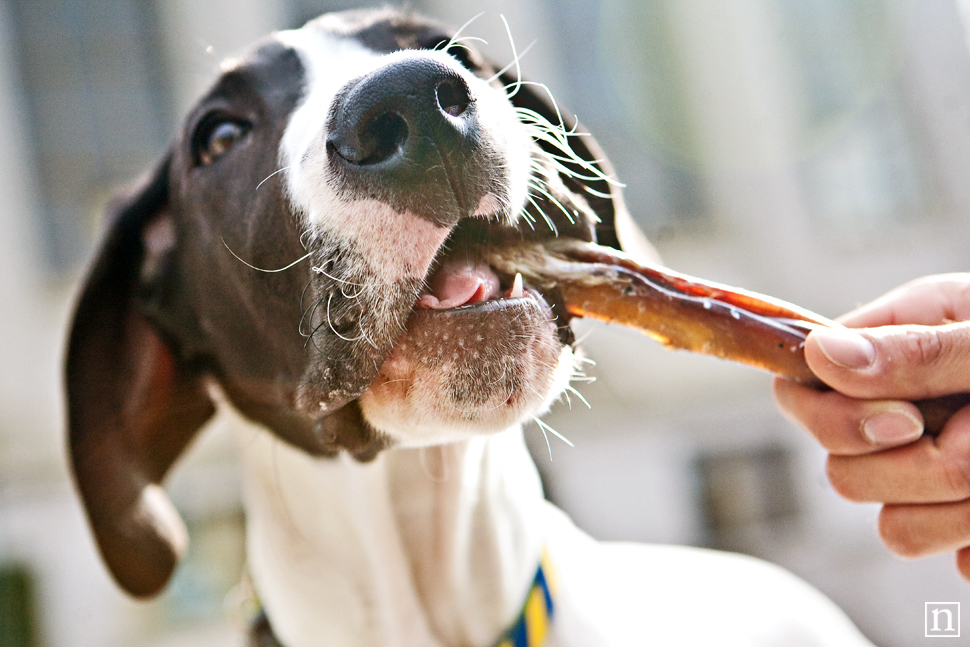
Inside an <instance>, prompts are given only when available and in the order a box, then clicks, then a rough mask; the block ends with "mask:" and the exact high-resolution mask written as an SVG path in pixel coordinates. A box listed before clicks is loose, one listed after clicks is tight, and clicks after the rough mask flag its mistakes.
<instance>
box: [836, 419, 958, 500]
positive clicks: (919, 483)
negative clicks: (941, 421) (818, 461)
mask: <svg viewBox="0 0 970 647" xmlns="http://www.w3.org/2000/svg"><path fill="white" fill-rule="evenodd" d="M826 471H827V473H828V477H829V481H830V482H831V483H832V487H833V488H835V491H836V492H838V493H839V494H841V495H842V496H843V497H845V498H847V499H849V500H851V501H859V502H862V501H870V502H879V503H890V504H907V503H953V502H956V501H962V500H964V499H968V498H970V407H964V408H963V409H961V410H960V411H958V412H957V413H956V414H954V415H953V417H952V418H950V420H949V421H948V422H947V424H946V426H944V427H943V431H942V432H941V433H940V435H939V436H938V437H937V438H932V437H930V436H924V437H922V438H920V439H919V440H918V441H916V442H914V443H910V444H909V445H905V446H903V447H897V448H895V449H889V450H885V451H881V452H877V453H873V454H866V455H858V456H837V455H834V454H833V455H830V456H829V458H828V461H827V463H826Z"/></svg>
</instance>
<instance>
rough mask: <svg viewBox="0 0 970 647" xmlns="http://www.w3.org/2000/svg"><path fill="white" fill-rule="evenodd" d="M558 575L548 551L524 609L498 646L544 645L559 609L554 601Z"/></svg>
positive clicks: (534, 646)
mask: <svg viewBox="0 0 970 647" xmlns="http://www.w3.org/2000/svg"><path fill="white" fill-rule="evenodd" d="M554 591H555V574H554V573H553V571H552V568H551V564H550V563H549V556H548V554H546V552H545V551H543V552H542V558H541V559H540V560H539V568H538V569H536V576H535V578H533V580H532V585H531V586H530V587H529V592H528V594H527V595H526V598H525V604H524V605H522V611H521V612H519V615H518V617H517V618H516V619H515V622H513V623H512V626H511V627H509V628H508V630H507V631H506V632H505V633H504V634H502V637H501V638H500V639H499V641H498V642H497V643H495V647H540V645H542V644H543V643H544V642H545V640H546V635H547V634H548V633H549V625H550V624H551V623H552V616H553V613H554V612H555V610H556V607H555V603H554V601H553V593H554Z"/></svg>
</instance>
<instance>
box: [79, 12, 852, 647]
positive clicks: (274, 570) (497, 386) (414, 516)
mask: <svg viewBox="0 0 970 647" xmlns="http://www.w3.org/2000/svg"><path fill="white" fill-rule="evenodd" d="M581 132H582V131H581V130H580V129H579V127H578V125H577V124H576V123H575V121H574V120H573V118H572V117H569V116H567V115H565V113H563V112H561V111H560V110H559V108H558V107H557V106H556V105H555V102H554V101H553V100H552V99H551V97H550V96H549V95H548V93H547V92H546V91H545V90H544V88H543V87H542V86H538V85H532V84H528V83H524V82H522V81H521V80H520V79H519V78H518V76H517V75H516V74H515V73H514V72H512V71H510V70H507V69H501V70H500V69H496V67H495V66H493V65H492V64H490V63H489V62H488V61H486V60H485V59H483V58H482V57H481V55H480V54H479V53H478V52H477V51H476V50H475V49H474V48H473V47H472V46H471V45H470V44H469V43H468V42H467V41H464V40H462V39H461V38H460V37H459V36H457V35H456V34H455V33H454V32H451V31H448V30H447V29H444V28H442V27H441V26H439V25H437V24H435V23H434V22H431V21H428V20H425V19H423V18H419V17H417V16H415V15H412V14H410V13H407V12H400V11H397V10H391V9H385V10H374V11H356V12H346V13H339V14H328V15H324V16H322V17H320V18H318V19H316V20H314V21H311V22H310V23H308V24H307V25H306V26H304V27H303V28H300V29H296V30H291V31H284V32H280V33H277V34H274V35H272V36H271V37H269V38H268V39H267V40H265V41H263V42H261V43H259V44H257V45H256V46H255V48H254V49H253V50H252V51H251V53H250V54H249V55H247V56H245V57H244V58H241V59H240V60H237V61H232V62H229V63H227V64H226V65H225V69H224V70H223V72H222V74H221V76H220V77H219V78H218V80H217V81H216V82H215V84H214V86H213V87H212V89H211V90H210V91H209V92H208V94H206V95H205V96H204V97H203V98H202V99H201V101H200V102H199V103H198V104H197V105H196V107H195V108H194V109H193V110H192V111H191V112H190V113H189V115H188V117H187V119H186V121H185V123H184V126H183V127H182V129H181V130H180V132H178V134H177V136H176V137H175V141H174V143H173V144H172V146H171V148H170V149H169V151H168V153H167V154H166V155H165V157H164V159H163V160H162V161H161V162H160V164H159V165H158V166H157V167H156V169H155V170H154V172H153V173H151V174H149V175H148V176H147V177H146V179H145V180H144V181H143V182H142V183H141V184H140V185H139V186H138V187H136V188H135V189H134V190H133V191H131V192H130V193H129V194H127V195H126V196H124V197H122V198H120V199H119V200H118V201H117V203H116V204H115V205H114V206H113V207H112V216H111V218H110V220H109V226H108V230H107V234H106V236H105V238H104V241H103V244H102V246H101V248H100V251H99V253H98V255H97V257H96V259H95V261H94V263H93V265H92V267H91V269H90V272H89V275H88V277H87V280H86V282H85V284H84V286H83V288H82V291H81V294H80V297H79V300H78V302H77V307H76V311H75V316H74V320H73V325H72V329H71V334H70V339H69V344H68V356H67V362H66V385H67V395H68V414H69V424H68V426H69V443H70V452H71V459H72V465H73V469H74V474H75V481H76V484H77V487H78V489H79V492H80V495H81V498H82V500H83V503H84V506H85V509H86V512H87V516H88V519H89V521H90V525H91V527H92V529H93V532H94V536H95V538H96V540H97V544H98V546H99V549H100V552H101V555H102V557H103V559H104V561H105V563H106V564H107V566H108V568H109V570H110V572H111V573H112V575H113V576H114V578H115V579H116V580H117V582H118V584H119V585H120V586H121V587H122V588H123V589H125V590H126V591H128V592H129V593H130V594H132V595H134V596H138V597H147V596H151V595H154V594H156V593H157V592H158V591H159V590H161V589H162V588H163V587H164V586H165V584H166V582H167V580H168V579H169V577H170V575H171V573H172V571H173V570H174V568H175V566H176V564H177V562H178V560H179V558H180V556H181V555H182V554H183V553H184V551H185V548H186V544H187V541H188V538H187V533H186V530H185V526H184V524H183V523H182V521H181V520H180V518H179V515H178V513H177V512H176V511H175V509H174V507H173V506H172V504H171V502H170V501H169V499H168V498H167V496H166V494H165V492H164V490H163V489H162V487H161V486H160V483H161V482H162V480H163V478H164V476H165V475H166V473H167V472H168V470H169V468H170V467H171V466H172V464H173V462H174V461H175V460H176V459H177V458H178V457H179V455H180V454H181V453H182V452H183V450H184V449H185V448H186V446H187V445H188V444H189V443H190V442H191V441H192V439H193V437H195V436H196V434H197V432H198V431H199V429H200V428H201V427H202V426H203V425H204V424H206V423H207V421H209V420H210V418H212V417H213V416H214V415H215V414H216V413H217V412H218V414H219V415H220V416H223V417H224V418H225V419H227V420H229V421H230V423H231V424H232V426H233V427H234V429H235V432H236V435H237V437H238V438H239V446H240V452H241V455H242V461H243V465H244V475H245V478H244V501H245V509H246V534H247V556H248V570H249V574H250V575H249V576H250V577H251V580H252V583H253V586H254V588H255V591H256V594H257V596H258V601H259V605H260V609H261V612H260V614H259V617H258V619H257V620H256V621H255V622H254V623H253V625H252V629H251V632H250V644H251V645H262V646H270V645H280V646H285V647H309V646H311V645H313V646H316V645H321V644H326V645H347V646H365V645H373V646H376V645H380V646H382V647H386V646H401V647H407V646H415V647H417V646H420V647H431V646H441V647H444V646H453V647H457V646H475V647H491V646H493V645H502V646H505V645H509V646H516V647H521V646H525V645H528V646H530V647H537V646H538V645H545V646H547V647H553V646H583V647H590V646H597V645H682V644H690V645H695V644H696V645H710V644H730V645H758V646H769V645H776V646H785V647H790V646H792V645H838V646H839V647H846V646H851V645H864V644H868V642H867V641H866V640H865V639H864V638H863V637H862V636H861V634H860V633H859V632H858V631H857V630H856V629H855V628H854V627H853V626H852V624H851V623H850V622H849V621H848V620H847V619H846V618H845V616H844V615H843V614H842V613H841V611H839V610H838V609H837V608H836V607H835V606H834V605H833V604H832V603H831V602H829V601H828V600H827V599H826V598H824V597H823V596H822V595H821V594H820V593H818V592H816V591H815V590H814V589H812V588H811V587H810V586H808V585H807V584H805V583H803V582H801V581H800V580H798V579H797V578H795V577H794V576H792V575H789V574H788V573H786V572H784V571H782V570H781V569H778V568H777V567H774V566H771V565H768V564H765V563H762V562H759V561H757V560H754V559H751V558H747V557H742V556H736V555H728V554H721V553H716V552H712V551H705V550H700V549H692V548H682V547H660V546H634V545H626V544H612V545H611V544H605V543H597V542H595V541H593V540H592V539H590V538H589V537H588V536H586V535H585V534H584V533H582V532H581V531H580V530H578V529H577V528H576V527H575V526H574V525H573V524H572V522H571V521H570V520H569V519H568V518H567V517H566V516H565V515H564V514H563V513H562V512H560V511H558V510H557V509H556V508H554V507H553V506H552V505H551V504H549V503H547V502H546V501H545V500H544V498H543V494H542V487H541V484H540V480H539V478H538V475H537V471H536V469H535V466H534V464H533V463H532V461H531V459H530V457H529V454H528V452H527V450H526V447H525V444H524V442H523V437H522V431H521V424H522V422H523V421H525V420H528V419H530V418H531V417H533V416H537V415H540V414H541V413H542V412H543V411H545V410H546V409H547V408H548V407H549V406H550V404H551V403H552V402H553V401H554V400H555V399H556V398H557V397H558V396H559V395H560V394H561V393H562V391H563V389H565V388H566V387H567V386H568V383H569V380H570V377H571V376H572V375H573V373H574V370H575V367H574V365H575V362H576V355H575V351H574V343H575V340H574V339H573V337H572V334H571V332H570V329H569V326H568V320H569V316H568V314H567V313H566V312H565V310H564V309H563V308H562V307H561V306H560V305H559V304H557V302H556V299H555V295H553V294H541V293H539V292H538V291H537V290H536V289H534V288H533V287H531V286H529V285H523V284H522V281H521V277H520V276H518V277H516V276H506V275H501V274H500V273H498V272H497V271H496V270H495V269H493V268H492V267H491V266H490V265H489V264H488V250H489V249H492V248H496V247H500V246H502V245H504V244H506V243H508V242H510V241H517V240H523V239H527V240H541V239H545V238H549V237H553V236H560V237H574V238H578V239H581V240H585V241H597V242H599V243H600V244H604V245H610V246H613V247H625V248H626V249H627V250H628V251H632V253H641V254H645V253H649V248H648V246H646V245H645V244H644V243H643V240H645V239H642V234H640V233H639V231H638V230H637V229H636V227H635V226H634V225H633V223H632V219H631V218H630V216H629V214H628V213H627V211H626V209H625V207H624V205H623V201H622V197H621V194H620V189H619V185H618V184H617V183H616V182H615V181H614V180H613V179H612V178H613V171H612V169H611V167H610V166H609V165H608V162H607V161H606V159H605V157H604V156H603V154H602V152H601V151H600V150H599V148H598V146H597V144H596V142H595V140H593V139H592V138H591V137H589V136H588V135H582V134H581ZM638 250H639V251H638Z"/></svg>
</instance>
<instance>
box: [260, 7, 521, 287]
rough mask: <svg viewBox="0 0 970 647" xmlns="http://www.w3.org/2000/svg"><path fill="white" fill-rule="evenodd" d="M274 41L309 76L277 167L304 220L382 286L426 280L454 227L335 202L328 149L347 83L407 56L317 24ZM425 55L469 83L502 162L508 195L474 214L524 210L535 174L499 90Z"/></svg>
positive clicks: (343, 198)
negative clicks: (350, 251) (351, 252)
mask: <svg viewBox="0 0 970 647" xmlns="http://www.w3.org/2000/svg"><path fill="white" fill-rule="evenodd" d="M277 38H278V39H279V40H280V41H281V42H282V43H283V44H284V45H287V46H289V47H291V48H293V49H294V50H295V51H296V52H297V53H298V55H299V56H300V59H301V61H302V62H303V66H304V68H305V70H306V88H305V94H304V97H303V100H302V101H301V103H300V104H299V105H298V106H297V108H296V109H295V110H294V112H293V114H292V115H291V116H290V122H289V124H288V125H287V127H286V130H285V132H284V134H283V138H282V140H281V142H280V166H281V168H283V169H284V173H283V175H284V178H285V183H286V188H287V191H288V194H289V197H290V199H291V200H292V201H293V204H294V205H295V206H296V207H297V208H298V209H299V210H300V211H301V212H302V213H303V214H304V216H305V218H306V225H307V226H308V228H310V229H311V231H313V232H314V233H317V234H319V235H321V236H325V237H326V238H327V239H329V240H333V241H336V242H338V243H339V244H342V245H346V246H349V247H352V248H354V249H355V250H356V251H357V252H358V254H359V256H361V257H362V258H364V259H366V262H367V263H369V265H370V267H368V268H366V272H365V273H367V274H369V275H371V276H373V277H375V278H377V279H378V280H379V281H381V282H383V283H385V284H390V283H394V282H396V281H399V280H402V279H407V278H424V276H425V274H426V273H427V271H428V268H429V267H430V265H431V263H432V261H433V260H434V257H435V255H436V254H437V252H438V249H439V248H440V246H441V244H442V243H443V242H444V241H445V238H447V236H448V234H449V233H450V231H451V230H450V228H448V227H439V226H436V225H435V224H433V223H431V222H429V221H428V220H427V219H425V218H421V217H419V216H417V215H415V214H411V213H398V212H396V211H394V210H393V209H392V208H391V207H390V206H388V205H387V204H385V203H383V202H380V201H378V200H374V199H371V198H365V197H361V198H354V197H353V196H347V195H339V196H338V195H337V193H336V191H335V190H334V187H333V185H332V182H331V181H330V180H329V177H330V173H331V170H330V166H329V164H328V160H327V150H326V141H327V135H328V133H327V130H326V122H327V118H328V116H329V115H330V113H331V107H332V103H333V100H334V97H335V96H336V95H337V93H338V92H339V91H340V90H341V89H342V88H343V87H344V86H346V85H347V84H348V83H349V82H350V81H352V80H354V79H357V78H360V77H362V76H364V75H367V74H369V73H371V72H374V71H376V70H378V69H380V68H382V67H384V66H385V65H388V64H392V63H394V62H395V60H397V59H399V58H400V57H402V56H404V55H405V54H404V53H402V52H393V53H390V54H382V53H379V52H375V51H373V50H371V49H369V48H367V47H365V46H363V45H362V44H360V43H359V42H358V41H356V40H355V39H353V38H351V37H343V36H337V35H334V34H331V33H328V32H326V31H324V30H323V29H321V28H320V27H319V25H317V26H316V27H314V26H308V27H304V28H302V29H297V30H292V31H285V32H280V33H279V34H278V35H277ZM408 55H413V52H410V53H409V54H408ZM426 55H427V56H428V57H429V58H432V59H434V60H436V61H439V62H441V63H444V64H445V65H447V66H449V67H451V68H452V69H454V70H455V71H456V72H458V73H459V74H461V76H462V77H463V78H464V79H465V81H466V82H467V84H468V86H469V89H470V91H471V94H472V96H474V97H475V100H476V103H477V107H478V111H477V112H478V115H479V126H480V128H481V129H482V131H483V133H485V135H486V136H487V137H489V138H490V139H491V141H492V142H494V146H495V147H496V148H497V149H498V150H499V151H500V153H501V154H502V156H503V157H504V163H503V165H502V166H503V167H504V169H505V170H506V177H507V178H508V184H509V186H508V193H507V195H505V196H493V195H491V194H489V195H486V196H485V197H484V198H483V199H482V201H481V202H482V203H481V204H480V205H479V209H478V210H479V211H481V212H482V213H480V214H479V213H476V215H487V212H486V211H485V210H493V209H494V208H495V207H497V206H499V205H503V206H507V207H508V210H509V213H510V214H511V215H512V216H513V217H514V216H517V215H518V213H519V211H520V210H521V209H522V206H523V205H524V204H525V200H526V194H527V191H528V182H529V175H530V173H531V171H530V169H531V152H530V151H531V146H532V143H531V140H530V138H529V136H528V132H527V131H526V129H525V127H524V126H523V125H522V124H521V123H520V122H519V120H518V117H517V116H516V114H515V111H514V109H513V108H512V105H511V104H510V103H509V101H508V99H507V98H506V97H505V95H504V93H503V92H502V91H501V90H499V89H497V88H494V87H492V86H490V85H489V84H488V83H486V82H485V81H483V80H482V79H479V78H477V77H475V76H474V75H473V74H471V73H470V72H469V71H468V70H466V69H465V68H463V67H462V66H461V65H460V64H459V63H458V62H457V61H456V60H455V59H454V58H453V57H451V56H450V55H448V54H446V53H445V52H441V51H428V52H427V53H426ZM497 170H498V169H497ZM506 203H507V205H506Z"/></svg>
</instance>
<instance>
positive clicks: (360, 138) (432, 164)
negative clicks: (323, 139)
mask: <svg viewBox="0 0 970 647" xmlns="http://www.w3.org/2000/svg"><path fill="white" fill-rule="evenodd" d="M327 130H328V136H327V151H328V156H329V158H330V161H331V164H333V165H335V166H336V167H337V168H336V170H337V173H336V174H335V176H336V179H337V181H338V182H339V183H341V184H342V185H343V187H344V188H349V189H351V191H352V192H353V193H354V194H356V195H361V196H363V197H372V198H377V199H381V200H385V201H387V202H389V203H390V204H391V206H393V207H395V208H396V209H398V210H400V211H404V210H408V211H411V212H413V213H416V214H418V215H421V216H424V217H427V218H429V219H431V220H432V221H434V222H435V223H437V224H441V225H450V224H454V223H455V222H457V221H458V219H459V218H461V217H462V216H466V215H472V214H473V213H474V212H475V211H476V209H477V208H478V206H479V203H480V202H481V200H482V198H483V197H484V196H485V194H486V193H487V187H486V185H487V184H488V180H487V178H488V176H489V171H488V169H487V166H488V165H489V160H488V159H487V158H488V157H489V153H488V151H487V150H483V149H484V148H487V147H483V145H482V136H481V133H480V125H479V120H478V115H477V106H476V103H475V97H474V96H473V94H472V92H471V90H470V89H469V85H468V83H467V82H466V80H465V78H464V77H463V76H462V74H461V73H460V72H458V71H457V70H456V69H453V68H452V67H451V66H449V65H448V64H446V63H445V62H443V61H440V60H437V59H435V58H433V57H428V56H423V55H421V54H419V53H417V52H416V53H414V54H411V55H406V56H402V57H400V58H398V59H397V60H395V61H394V62H393V63H390V64H388V65H386V66H384V67H382V68H380V69H378V70H377V71H375V72H373V73H371V74H369V75H367V76H364V77H363V78H360V79H357V80H356V81H354V82H352V83H351V84H350V85H349V86H348V87H346V88H344V90H343V91H341V92H340V94H338V96H337V97H336V98H335V99H334V104H333V106H332V107H331V112H330V116H329V119H328V129H327ZM494 173H495V171H494V170H493V171H492V174H493V175H494Z"/></svg>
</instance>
